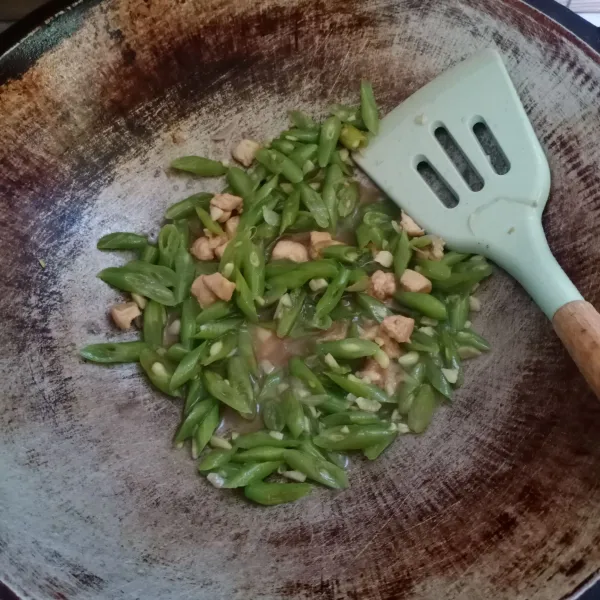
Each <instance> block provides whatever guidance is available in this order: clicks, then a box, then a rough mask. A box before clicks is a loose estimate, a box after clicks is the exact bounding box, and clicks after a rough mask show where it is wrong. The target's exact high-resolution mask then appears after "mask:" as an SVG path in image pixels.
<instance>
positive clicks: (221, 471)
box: [213, 462, 240, 480]
mask: <svg viewBox="0 0 600 600" xmlns="http://www.w3.org/2000/svg"><path fill="white" fill-rule="evenodd" d="M239 470H240V464H239V463H234V462H228V463H226V464H224V465H223V466H221V467H219V468H218V469H215V471H213V472H214V473H216V474H217V475H219V477H222V478H223V479H225V480H226V479H231V478H232V477H233V476H234V475H235V474H236V473H237V472H238V471H239Z"/></svg>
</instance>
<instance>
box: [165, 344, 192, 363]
mask: <svg viewBox="0 0 600 600" xmlns="http://www.w3.org/2000/svg"><path fill="white" fill-rule="evenodd" d="M188 352H189V349H188V348H185V347H184V346H182V345H181V344H172V345H171V346H169V349H168V350H167V353H166V354H165V356H166V358H168V359H169V360H170V361H172V362H174V363H180V362H181V361H182V360H183V358H184V357H185V356H186V355H187V354H188Z"/></svg>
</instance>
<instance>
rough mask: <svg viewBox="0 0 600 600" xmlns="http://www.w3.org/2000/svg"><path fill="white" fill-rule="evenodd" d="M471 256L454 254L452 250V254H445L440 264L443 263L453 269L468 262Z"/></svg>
mask: <svg viewBox="0 0 600 600" xmlns="http://www.w3.org/2000/svg"><path fill="white" fill-rule="evenodd" d="M469 256H470V255H469V254H461V253H460V252H454V251H452V250H451V251H450V252H446V254H444V258H442V260H441V261H440V262H443V263H444V264H445V265H448V266H449V267H453V266H454V265H457V264H458V263H460V262H463V261H464V260H467V258H469Z"/></svg>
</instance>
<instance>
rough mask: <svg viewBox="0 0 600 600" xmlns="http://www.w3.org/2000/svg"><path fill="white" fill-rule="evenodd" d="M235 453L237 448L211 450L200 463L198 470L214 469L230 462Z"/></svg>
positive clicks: (202, 471)
mask: <svg viewBox="0 0 600 600" xmlns="http://www.w3.org/2000/svg"><path fill="white" fill-rule="evenodd" d="M234 455H235V449H232V450H211V451H210V452H209V453H208V454H207V455H206V456H205V457H204V458H203V459H202V460H201V461H200V463H199V464H198V471H200V472H201V473H204V472H205V471H213V470H214V469H218V468H220V467H222V466H224V465H226V464H228V463H229V462H230V461H231V459H232V458H233V456H234Z"/></svg>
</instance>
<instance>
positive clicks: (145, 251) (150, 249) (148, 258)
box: [140, 244, 160, 264]
mask: <svg viewBox="0 0 600 600" xmlns="http://www.w3.org/2000/svg"><path fill="white" fill-rule="evenodd" d="M159 254H160V253H159V251H158V248H157V247H156V246H153V245H152V244H146V245H145V246H144V247H143V248H142V249H141V250H140V261H143V262H145V263H149V264H155V263H157V262H158V255H159Z"/></svg>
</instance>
